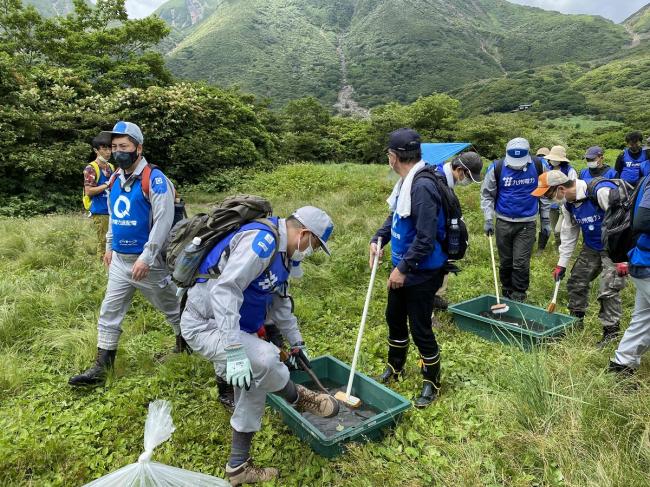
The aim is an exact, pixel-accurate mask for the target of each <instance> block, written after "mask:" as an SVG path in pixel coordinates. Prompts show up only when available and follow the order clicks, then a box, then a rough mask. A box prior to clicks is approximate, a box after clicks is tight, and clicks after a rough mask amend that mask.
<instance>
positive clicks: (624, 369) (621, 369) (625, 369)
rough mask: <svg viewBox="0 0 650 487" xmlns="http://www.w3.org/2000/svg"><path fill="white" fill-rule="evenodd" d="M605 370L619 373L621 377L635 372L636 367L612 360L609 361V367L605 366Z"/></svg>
mask: <svg viewBox="0 0 650 487" xmlns="http://www.w3.org/2000/svg"><path fill="white" fill-rule="evenodd" d="M607 371H608V372H614V373H616V374H620V376H621V377H631V376H633V375H634V374H635V373H636V369H635V368H634V367H630V366H628V365H621V364H619V363H616V362H614V361H610V362H609V367H607Z"/></svg>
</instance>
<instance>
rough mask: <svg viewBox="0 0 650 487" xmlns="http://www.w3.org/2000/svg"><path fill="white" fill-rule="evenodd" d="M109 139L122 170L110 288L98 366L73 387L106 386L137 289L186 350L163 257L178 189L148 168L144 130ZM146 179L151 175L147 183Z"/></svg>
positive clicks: (117, 132) (126, 125)
mask: <svg viewBox="0 0 650 487" xmlns="http://www.w3.org/2000/svg"><path fill="white" fill-rule="evenodd" d="M110 134H111V139H112V142H111V143H112V151H113V159H114V160H115V163H116V164H117V166H118V167H119V170H117V171H116V173H115V174H114V175H113V178H112V179H111V184H110V187H111V190H110V196H109V200H108V209H109V213H110V220H109V229H108V234H107V236H106V253H105V254H104V264H105V265H106V267H108V286H107V288H106V295H105V297H104V302H103V303H102V306H101V309H100V311H99V320H98V325H97V358H96V360H95V364H94V365H93V366H92V367H90V368H89V369H88V370H86V371H84V372H82V373H81V374H79V375H76V376H74V377H72V378H70V380H69V383H70V385H72V386H89V385H98V384H103V383H104V381H105V380H106V374H107V371H108V370H109V369H111V368H112V367H113V362H114V361H115V354H116V351H117V344H118V341H119V338H120V335H121V333H122V321H123V320H124V317H125V316H126V313H127V311H128V309H129V307H130V306H131V300H132V299H133V294H134V293H135V291H136V290H140V292H142V294H143V295H144V296H145V298H147V300H148V301H149V302H150V303H151V304H152V305H153V306H154V307H155V308H157V309H158V310H160V311H161V312H162V313H163V314H164V315H165V317H166V318H167V321H168V322H169V323H170V325H171V326H172V328H173V330H174V333H175V334H176V349H175V351H176V352H180V351H182V350H184V349H185V347H184V345H185V342H184V341H183V338H182V337H181V335H180V306H179V301H178V298H177V297H176V286H175V285H174V284H173V283H172V282H171V279H170V276H169V272H168V270H167V266H166V265H165V262H164V259H163V257H162V255H161V251H162V250H163V247H164V245H165V242H166V239H167V235H168V234H169V230H170V229H171V226H172V221H173V219H174V187H173V185H172V184H171V182H170V181H169V180H168V179H167V178H166V177H165V175H164V174H163V173H162V171H161V170H160V169H158V168H155V169H151V167H147V166H148V163H147V160H146V159H145V158H144V155H143V154H142V151H143V143H144V137H143V136H142V131H141V130H140V127H138V126H137V125H136V124H134V123H131V122H118V123H117V124H115V127H113V130H112V131H111V132H110ZM145 174H148V175H149V180H148V181H146V182H145V181H144V178H145V176H144V175H145ZM146 188H149V189H148V194H147V190H146Z"/></svg>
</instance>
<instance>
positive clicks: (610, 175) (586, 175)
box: [578, 167, 616, 183]
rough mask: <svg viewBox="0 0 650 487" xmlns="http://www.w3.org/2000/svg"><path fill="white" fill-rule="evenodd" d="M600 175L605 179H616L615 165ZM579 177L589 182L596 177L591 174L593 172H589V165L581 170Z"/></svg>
mask: <svg viewBox="0 0 650 487" xmlns="http://www.w3.org/2000/svg"><path fill="white" fill-rule="evenodd" d="M599 177H601V178H605V179H616V170H615V169H614V168H613V167H610V168H609V169H607V171H605V172H604V173H602V174H601V175H600V176H599ZM578 179H582V180H583V181H585V182H587V183H588V182H589V181H591V180H592V179H594V177H593V176H592V175H591V173H590V172H589V168H588V167H587V168H585V169H583V170H582V171H580V176H579V178H578Z"/></svg>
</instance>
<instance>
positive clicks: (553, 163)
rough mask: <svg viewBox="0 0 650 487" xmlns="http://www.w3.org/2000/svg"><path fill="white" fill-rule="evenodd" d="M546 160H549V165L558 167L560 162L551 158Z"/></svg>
mask: <svg viewBox="0 0 650 487" xmlns="http://www.w3.org/2000/svg"><path fill="white" fill-rule="evenodd" d="M548 162H550V163H551V166H553V167H558V166H559V165H560V164H562V163H561V162H560V161H551V160H549V161H548Z"/></svg>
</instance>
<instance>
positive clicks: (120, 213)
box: [113, 195, 131, 219]
mask: <svg viewBox="0 0 650 487" xmlns="http://www.w3.org/2000/svg"><path fill="white" fill-rule="evenodd" d="M120 203H123V205H120ZM130 211H131V202H130V201H129V199H128V198H127V197H126V196H124V195H120V197H119V198H117V201H115V204H114V205H113V214H114V215H115V216H116V217H117V218H120V219H121V218H125V217H127V216H130V215H129V212H130Z"/></svg>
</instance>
